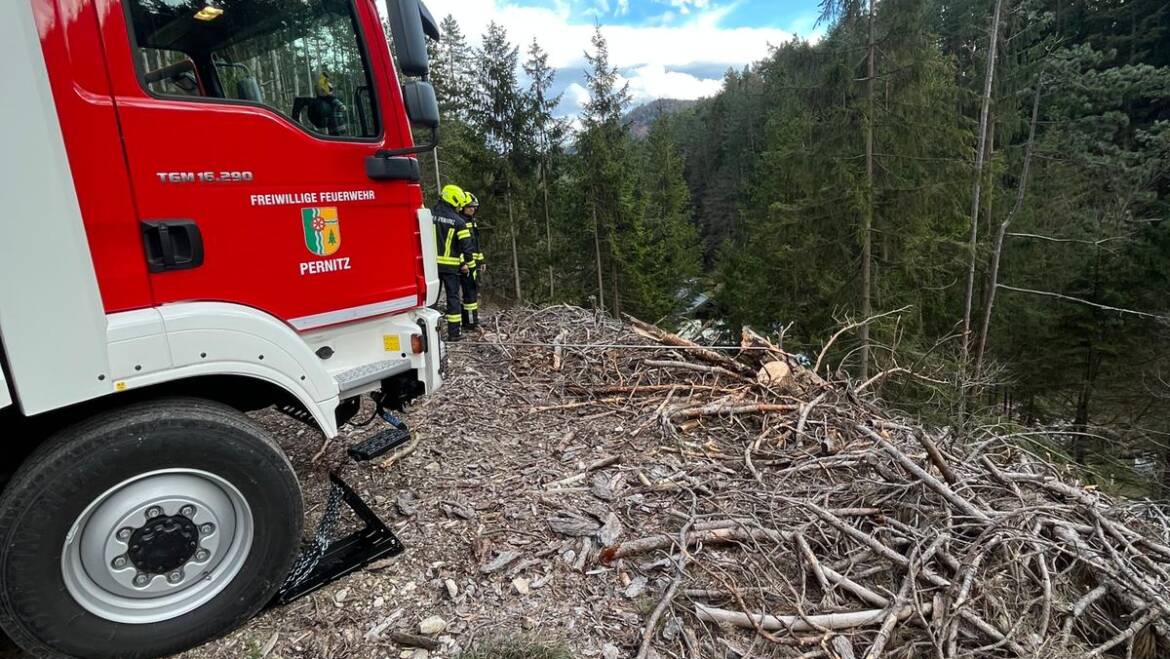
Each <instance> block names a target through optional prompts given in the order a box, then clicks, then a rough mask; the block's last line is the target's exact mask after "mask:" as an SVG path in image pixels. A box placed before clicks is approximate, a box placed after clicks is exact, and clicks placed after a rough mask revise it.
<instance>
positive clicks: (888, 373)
mask: <svg viewBox="0 0 1170 659" xmlns="http://www.w3.org/2000/svg"><path fill="white" fill-rule="evenodd" d="M909 372H910V369H908V368H902V367H901V366H899V367H897V368H891V369H888V370H885V371H882V372H881V373H878V374H877V375H875V376H873V377H872V378H870V379H868V380H866V381H865V382H862V383H861V384H860V385H858V386H857V388H856V389H854V390H853V393H855V394H859V393H861V392H862V391H865V389H866V388H867V387H869V385H871V384H873V383H874V382H877V381H878V380H882V379H885V378H888V377H890V376H891V375H894V374H895V373H909Z"/></svg>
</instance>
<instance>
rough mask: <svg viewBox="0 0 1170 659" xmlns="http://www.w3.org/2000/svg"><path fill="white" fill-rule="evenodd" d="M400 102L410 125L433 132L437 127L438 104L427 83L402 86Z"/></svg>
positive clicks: (410, 83) (431, 88)
mask: <svg viewBox="0 0 1170 659" xmlns="http://www.w3.org/2000/svg"><path fill="white" fill-rule="evenodd" d="M402 100H403V102H404V103H405V104H406V116H407V117H408V118H409V119H410V123H411V125H414V126H419V127H421V128H429V129H430V130H434V129H436V128H438V127H439V102H438V100H436V99H435V88H434V87H432V86H431V83H429V82H419V81H416V82H409V83H407V84H405V85H403V86H402Z"/></svg>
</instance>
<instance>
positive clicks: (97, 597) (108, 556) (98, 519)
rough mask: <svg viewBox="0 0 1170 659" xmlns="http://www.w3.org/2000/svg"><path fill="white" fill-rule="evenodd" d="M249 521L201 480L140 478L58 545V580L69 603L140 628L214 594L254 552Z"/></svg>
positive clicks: (230, 491)
mask: <svg viewBox="0 0 1170 659" xmlns="http://www.w3.org/2000/svg"><path fill="white" fill-rule="evenodd" d="M252 535H253V523H252V512H251V510H250V509H249V507H248V504H247V502H246V501H245V500H244V498H243V496H242V495H241V494H240V492H239V490H237V489H236V488H235V487H234V486H233V485H231V484H230V483H228V482H227V481H225V480H224V479H222V478H220V477H218V476H215V475H214V474H210V473H208V472H205V471H199V470H194V469H168V470H161V471H155V472H150V473H147V474H142V475H141V476H137V477H135V478H131V479H128V480H125V481H123V482H121V483H119V484H118V485H115V486H114V487H112V488H110V489H109V490H107V491H106V492H105V493H103V494H102V495H101V496H99V497H98V498H97V499H96V500H95V501H93V502H92V503H91V504H90V505H89V507H87V508H86V509H85V511H84V512H82V514H81V515H80V516H79V517H78V518H77V520H76V521H75V522H74V523H73V527H72V528H71V529H70V531H69V534H68V536H67V537H66V539H65V546H64V548H63V551H62V554H61V573H62V576H63V577H64V579H65V586H66V588H68V590H69V593H70V594H71V595H72V596H73V598H74V599H75V600H76V601H77V603H78V604H80V605H81V606H82V607H84V608H85V609H86V610H87V611H89V612H90V613H93V614H94V615H97V616H99V617H102V618H105V619H107V620H112V621H115V622H122V623H130V624H147V623H153V622H161V621H163V620H169V619H171V618H175V617H178V616H181V615H183V614H185V613H188V612H190V611H192V610H194V609H195V608H197V607H199V606H201V605H203V604H205V603H206V602H207V601H208V600H210V599H211V598H213V597H215V596H216V595H217V594H219V593H220V592H221V591H222V590H223V589H224V588H225V587H226V586H227V585H228V584H229V583H230V582H231V580H232V579H233V578H234V577H235V576H236V575H237V574H238V573H239V570H240V568H241V567H243V563H244V560H245V559H246V558H247V556H248V551H249V550H250V549H251V546H252Z"/></svg>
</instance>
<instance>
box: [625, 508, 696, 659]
mask: <svg viewBox="0 0 1170 659" xmlns="http://www.w3.org/2000/svg"><path fill="white" fill-rule="evenodd" d="M693 524H694V519H692V520H691V521H689V522H687V523H686V525H685V526H683V527H682V530H681V531H679V532H678V541H679V546H680V547H682V548H683V551H682V552H681V555H680V556H679V558H678V565H677V567H676V568H675V575H674V579H672V580H671V582H670V587H669V588H667V589H666V594H664V595H663V596H662V599H661V600H659V602H658V606H656V607H654V611H653V612H651V613H650V617H649V618H647V619H646V628H645V629H644V630H643V631H642V646H641V647H639V648H638V655H637V656H636V657H635V659H646V656H647V653H649V652H650V647H651V646H650V644H651V641H653V640H654V632H655V631H656V630H657V628H658V620H659V618H661V617H662V613H663V612H664V611H666V607H668V606H670V602H671V601H672V600H673V599H674V594H675V593H676V592H678V586H679V584H680V583H682V580H683V576H684V575H685V574H686V566H687V552H686V538H687V533H688V532H689V531H690V530H691V526H692V525H693Z"/></svg>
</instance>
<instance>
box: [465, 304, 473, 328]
mask: <svg viewBox="0 0 1170 659" xmlns="http://www.w3.org/2000/svg"><path fill="white" fill-rule="evenodd" d="M463 326H464V327H466V328H467V329H469V330H473V329H475V323H474V322H472V320H471V312H470V311H468V310H467V309H464V310H463Z"/></svg>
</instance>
